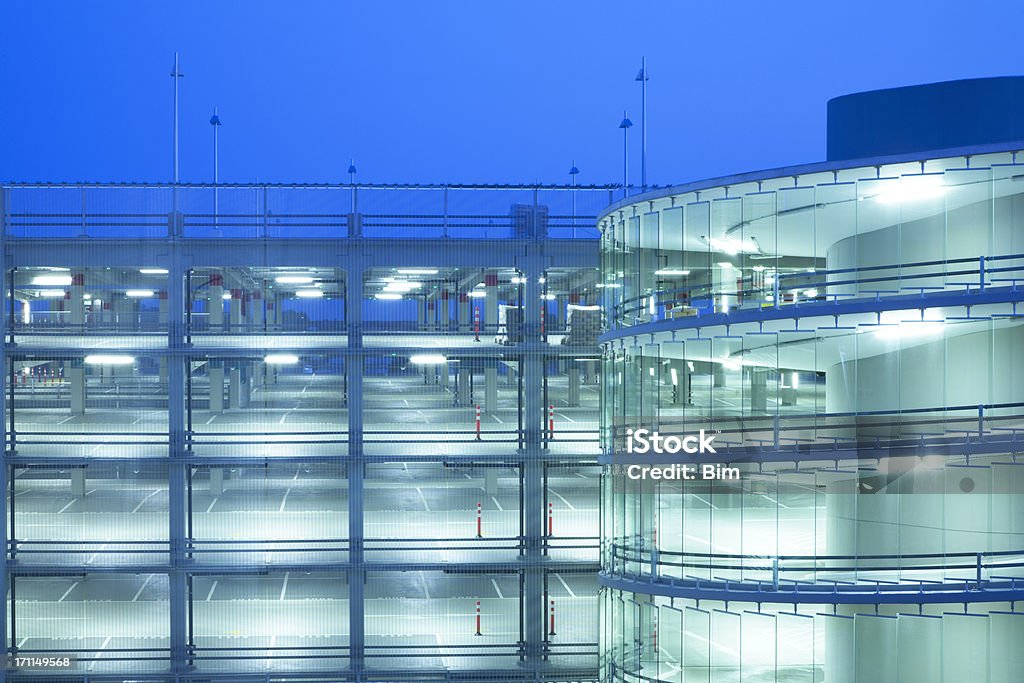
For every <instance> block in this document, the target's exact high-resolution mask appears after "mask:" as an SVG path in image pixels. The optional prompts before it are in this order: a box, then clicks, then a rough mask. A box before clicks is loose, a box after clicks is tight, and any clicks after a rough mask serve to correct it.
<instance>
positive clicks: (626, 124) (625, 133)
mask: <svg viewBox="0 0 1024 683" xmlns="http://www.w3.org/2000/svg"><path fill="white" fill-rule="evenodd" d="M632 127H633V122H632V121H630V120H629V116H628V115H627V114H626V110H625V109H623V110H622V123H620V124H619V128H621V129H622V192H623V196H624V197H628V196H629V129H630V128H632Z"/></svg>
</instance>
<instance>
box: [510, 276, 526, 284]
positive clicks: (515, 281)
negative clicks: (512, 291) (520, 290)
mask: <svg viewBox="0 0 1024 683" xmlns="http://www.w3.org/2000/svg"><path fill="white" fill-rule="evenodd" d="M512 284H514V285H525V284H526V278H525V277H519V276H518V275H516V276H513V277H512Z"/></svg>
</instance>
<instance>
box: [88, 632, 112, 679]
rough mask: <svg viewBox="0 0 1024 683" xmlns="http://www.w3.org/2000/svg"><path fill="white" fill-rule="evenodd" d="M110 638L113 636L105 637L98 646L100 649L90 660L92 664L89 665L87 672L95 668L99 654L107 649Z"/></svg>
mask: <svg viewBox="0 0 1024 683" xmlns="http://www.w3.org/2000/svg"><path fill="white" fill-rule="evenodd" d="M112 637H113V636H107V637H106V639H105V640H104V641H103V644H102V645H100V649H99V650H97V651H96V656H95V657H93V658H92V664H90V665H89V671H92V670H93V669H94V668H95V667H96V662H97V660H99V658H100V653H101V652H102V651H103V650H105V649H106V648H107V645H109V644H110V639H111V638H112Z"/></svg>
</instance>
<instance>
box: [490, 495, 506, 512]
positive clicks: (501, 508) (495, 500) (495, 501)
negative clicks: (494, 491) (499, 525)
mask: <svg viewBox="0 0 1024 683" xmlns="http://www.w3.org/2000/svg"><path fill="white" fill-rule="evenodd" d="M491 500H493V501H494V504H495V505H496V506H497V508H498V511H499V512H504V511H505V508H503V507H501V503H499V502H498V499H497V498H495V497H494V496H491Z"/></svg>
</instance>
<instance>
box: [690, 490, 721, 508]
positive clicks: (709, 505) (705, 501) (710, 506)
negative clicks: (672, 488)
mask: <svg viewBox="0 0 1024 683" xmlns="http://www.w3.org/2000/svg"><path fill="white" fill-rule="evenodd" d="M690 495H691V496H693V497H694V498H696V499H697V500H699V501H700V502H702V503H704V504H705V505H707V506H708V507H709V508H711V509H712V510H717V509H718V508H717V507H715V506H714V505H712V504H711V501H709V500H705V499H704V498H701V497H700V496H698V495H697V494H696V493H691V494H690Z"/></svg>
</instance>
